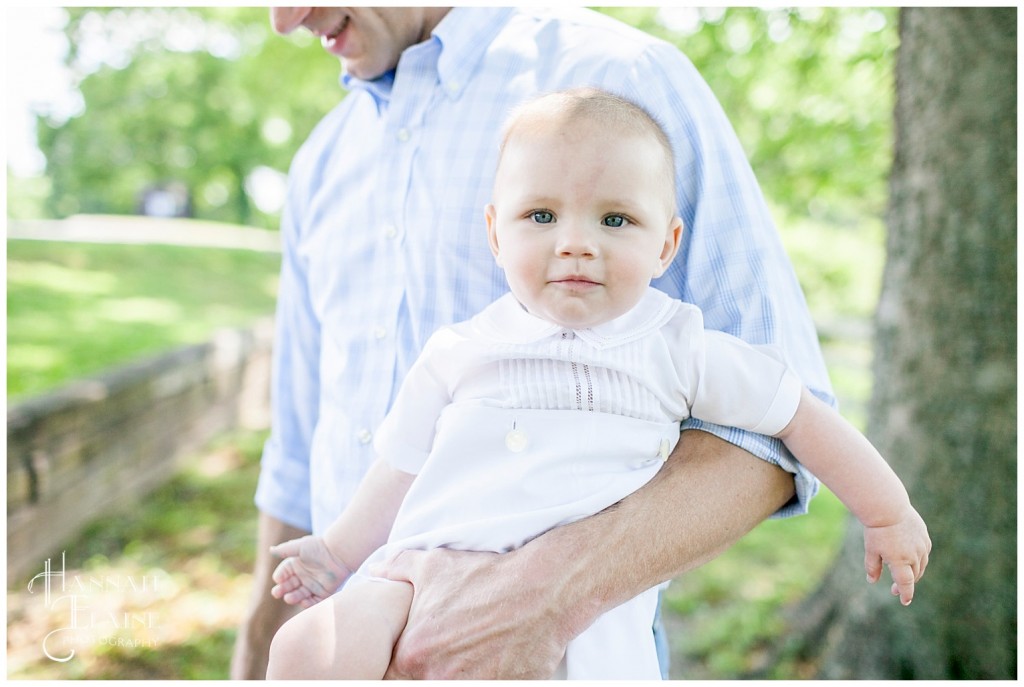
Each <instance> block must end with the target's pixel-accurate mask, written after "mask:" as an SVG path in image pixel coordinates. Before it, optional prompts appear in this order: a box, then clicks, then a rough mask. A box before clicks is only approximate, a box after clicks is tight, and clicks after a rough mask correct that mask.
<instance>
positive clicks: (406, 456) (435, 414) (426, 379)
mask: <svg viewBox="0 0 1024 687" xmlns="http://www.w3.org/2000/svg"><path fill="white" fill-rule="evenodd" d="M450 340H451V330H449V329H447V328H445V329H441V330H440V331H438V332H437V333H435V334H434V335H433V336H432V337H431V338H430V339H428V340H427V343H426V345H425V346H424V347H423V351H422V352H421V353H420V355H419V357H418V358H417V359H416V362H414V363H413V365H412V367H411V368H409V373H408V374H407V375H406V376H405V379H403V380H402V385H401V387H399V389H398V395H397V396H395V402H394V404H392V406H391V410H389V411H388V414H387V416H386V417H385V418H384V421H383V422H382V423H381V424H380V426H379V427H378V428H377V431H376V433H375V434H374V440H373V448H374V450H375V451H376V453H377V457H378V458H379V459H382V460H386V461H387V462H388V463H390V464H391V465H392V466H393V467H395V468H396V469H398V470H401V471H403V472H408V473H410V474H414V475H415V474H419V471H420V469H421V468H422V467H423V464H424V463H425V462H426V460H427V456H428V455H430V450H431V448H432V447H433V445H434V432H435V428H436V427H437V420H438V418H439V417H440V416H441V413H442V412H443V411H444V409H445V407H446V406H448V405H449V404H450V403H451V401H452V397H451V391H450V389H449V386H448V384H447V383H446V382H445V381H444V380H443V379H442V377H443V373H441V372H439V370H441V369H443V368H444V366H443V365H441V364H439V358H442V357H443V356H445V355H447V351H448V343H449V342H450Z"/></svg>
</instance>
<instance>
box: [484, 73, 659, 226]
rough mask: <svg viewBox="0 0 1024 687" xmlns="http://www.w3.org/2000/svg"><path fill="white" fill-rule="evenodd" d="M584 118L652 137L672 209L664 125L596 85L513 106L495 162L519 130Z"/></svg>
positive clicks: (610, 130) (614, 129) (613, 131)
mask: <svg viewBox="0 0 1024 687" xmlns="http://www.w3.org/2000/svg"><path fill="white" fill-rule="evenodd" d="M581 120H586V121H590V122H593V123H595V124H598V125H600V126H602V127H603V128H606V129H607V131H608V135H609V136H616V135H622V134H626V135H633V136H640V137H646V136H650V137H652V138H653V139H654V140H655V141H656V142H657V143H658V145H659V146H660V147H661V149H662V151H663V152H664V161H665V186H666V193H667V196H668V200H669V205H670V206H671V207H672V208H673V211H674V210H675V205H676V183H675V176H676V175H675V156H674V154H673V152H672V142H671V141H670V140H669V137H668V134H666V133H665V129H664V127H662V125H661V124H660V123H659V122H658V120H657V119H655V118H654V116H653V115H651V114H650V113H649V112H648V111H647V110H645V109H644V108H643V107H641V106H640V105H637V104H636V103H634V102H631V101H629V100H627V99H625V98H622V97H620V96H617V95H614V94H612V93H609V92H607V91H603V90H601V89H599V88H591V87H581V88H570V89H568V90H564V91H556V92H553V93H548V94H545V95H542V96H539V97H537V98H534V99H532V100H528V101H526V102H525V103H522V104H521V105H518V106H517V107H515V108H514V109H513V110H512V112H511V113H510V115H509V117H508V119H506V121H505V126H504V129H503V130H502V136H501V149H500V153H499V156H498V166H499V167H500V166H501V158H502V157H503V154H504V152H505V147H506V146H507V145H508V142H509V141H510V140H511V139H512V137H513V136H514V135H516V134H518V133H520V132H523V131H526V132H529V131H531V130H532V131H536V130H537V129H539V128H540V127H541V125H550V124H552V123H561V124H562V125H570V124H572V123H574V122H578V121H581Z"/></svg>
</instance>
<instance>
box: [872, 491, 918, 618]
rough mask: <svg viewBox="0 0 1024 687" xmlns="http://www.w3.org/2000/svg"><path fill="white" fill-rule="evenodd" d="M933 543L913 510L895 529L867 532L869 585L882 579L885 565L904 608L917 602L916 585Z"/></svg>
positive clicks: (873, 529)
mask: <svg viewBox="0 0 1024 687" xmlns="http://www.w3.org/2000/svg"><path fill="white" fill-rule="evenodd" d="M931 550H932V542H931V539H929V538H928V528H927V527H926V526H925V524H924V520H922V519H921V516H920V515H918V513H917V511H916V510H914V509H913V508H912V507H909V506H908V508H907V511H906V512H905V513H904V516H903V517H902V518H901V519H900V520H899V521H897V522H896V523H894V524H892V525H886V526H882V527H867V526H865V528H864V569H865V570H867V573H868V582H871V583H875V582H877V581H878V578H879V577H881V575H882V564H883V563H884V564H886V565H888V566H889V574H890V575H892V580H893V584H892V594H893V596H899V597H900V602H901V603H902V604H903V605H904V606H909V605H910V602H911V601H912V600H913V598H914V583H915V582H917V581H918V580H920V579H921V576H922V575H924V569H925V568H927V567H928V553H929V552H930V551H931Z"/></svg>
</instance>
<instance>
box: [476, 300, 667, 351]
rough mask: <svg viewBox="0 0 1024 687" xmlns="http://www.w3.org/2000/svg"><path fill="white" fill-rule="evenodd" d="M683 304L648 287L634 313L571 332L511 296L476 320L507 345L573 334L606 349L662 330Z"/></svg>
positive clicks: (491, 336)
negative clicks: (538, 315)
mask: <svg viewBox="0 0 1024 687" xmlns="http://www.w3.org/2000/svg"><path fill="white" fill-rule="evenodd" d="M680 304H681V302H680V301H678V300H676V299H674V298H670V297H669V296H667V295H665V294H664V293H662V292H661V291H658V290H657V289H654V288H648V289H647V291H646V293H644V295H643V297H642V298H641V299H640V302H639V303H637V304H636V305H635V306H634V307H633V309H632V310H629V311H628V312H626V313H625V314H623V315H620V316H619V317H617V318H615V319H614V320H611V321H610V322H604V323H602V324H599V325H597V326H596V327H590V328H588V329H573V330H569V329H566V328H564V327H560V326H559V325H557V324H555V323H554V322H549V321H547V320H544V319H541V318H539V317H537V316H536V315H532V314H530V313H529V312H527V311H526V308H524V307H523V306H522V304H520V303H519V301H518V300H516V297H515V296H513V295H512V294H511V293H506V294H505V295H504V296H502V297H501V298H499V299H498V300H496V301H495V302H494V303H492V304H491V305H490V306H489V307H487V308H485V309H484V310H483V311H482V312H481V313H480V314H479V315H477V316H476V317H475V318H473V321H474V323H475V324H476V328H477V329H478V331H479V332H480V333H481V334H482V335H483V336H486V337H487V338H489V339H492V340H494V341H497V342H499V343H507V344H529V343H535V342H537V341H541V340H542V339H546V338H548V337H550V336H555V335H560V334H561V333H562V332H565V331H572V332H573V333H574V334H575V335H576V336H577V337H579V338H580V339H582V340H584V341H585V342H587V343H588V344H590V345H591V346H593V347H595V348H598V349H604V348H611V347H612V346H620V345H622V344H626V343H629V342H631V341H635V340H637V339H640V338H642V337H644V336H647V335H648V334H650V333H651V332H652V331H654V330H656V329H660V328H661V327H662V326H664V325H665V323H666V322H668V321H669V320H670V319H671V318H672V316H673V315H674V314H675V313H676V311H677V310H678V309H679V306H680Z"/></svg>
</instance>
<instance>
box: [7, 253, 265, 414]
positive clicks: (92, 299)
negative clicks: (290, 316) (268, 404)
mask: <svg viewBox="0 0 1024 687" xmlns="http://www.w3.org/2000/svg"><path fill="white" fill-rule="evenodd" d="M279 265H280V256H278V255H276V254H267V253H258V252H253V251H244V250H224V249H214V248H184V247H177V246H162V245H103V244H86V243H59V242H53V241H24V240H22V241H18V240H9V241H8V242H7V396H8V399H11V398H17V397H21V396H25V395H28V394H34V393H39V392H40V391H44V390H47V389H51V388H53V387H55V386H56V385H58V384H60V383H62V382H64V381H66V380H68V379H71V378H75V377H79V376H82V375H88V374H93V373H95V372H98V371H100V370H103V369H105V368H107V367H109V366H111V365H114V364H117V363H121V362H124V361H126V360H130V359H132V358H134V357H137V356H140V355H144V354H150V353H154V352H158V351H164V350H168V349H170V348H172V347H174V346H177V345H181V344H186V343H198V342H200V341H204V340H205V339H206V338H208V337H209V335H210V332H211V331H212V330H213V329H215V328H216V327H220V326H238V325H243V324H246V323H248V322H250V321H251V320H253V319H254V318H256V317H259V316H266V315H270V314H271V313H273V309H274V299H275V297H276V293H277V286H276V280H277V272H278V267H279Z"/></svg>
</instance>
